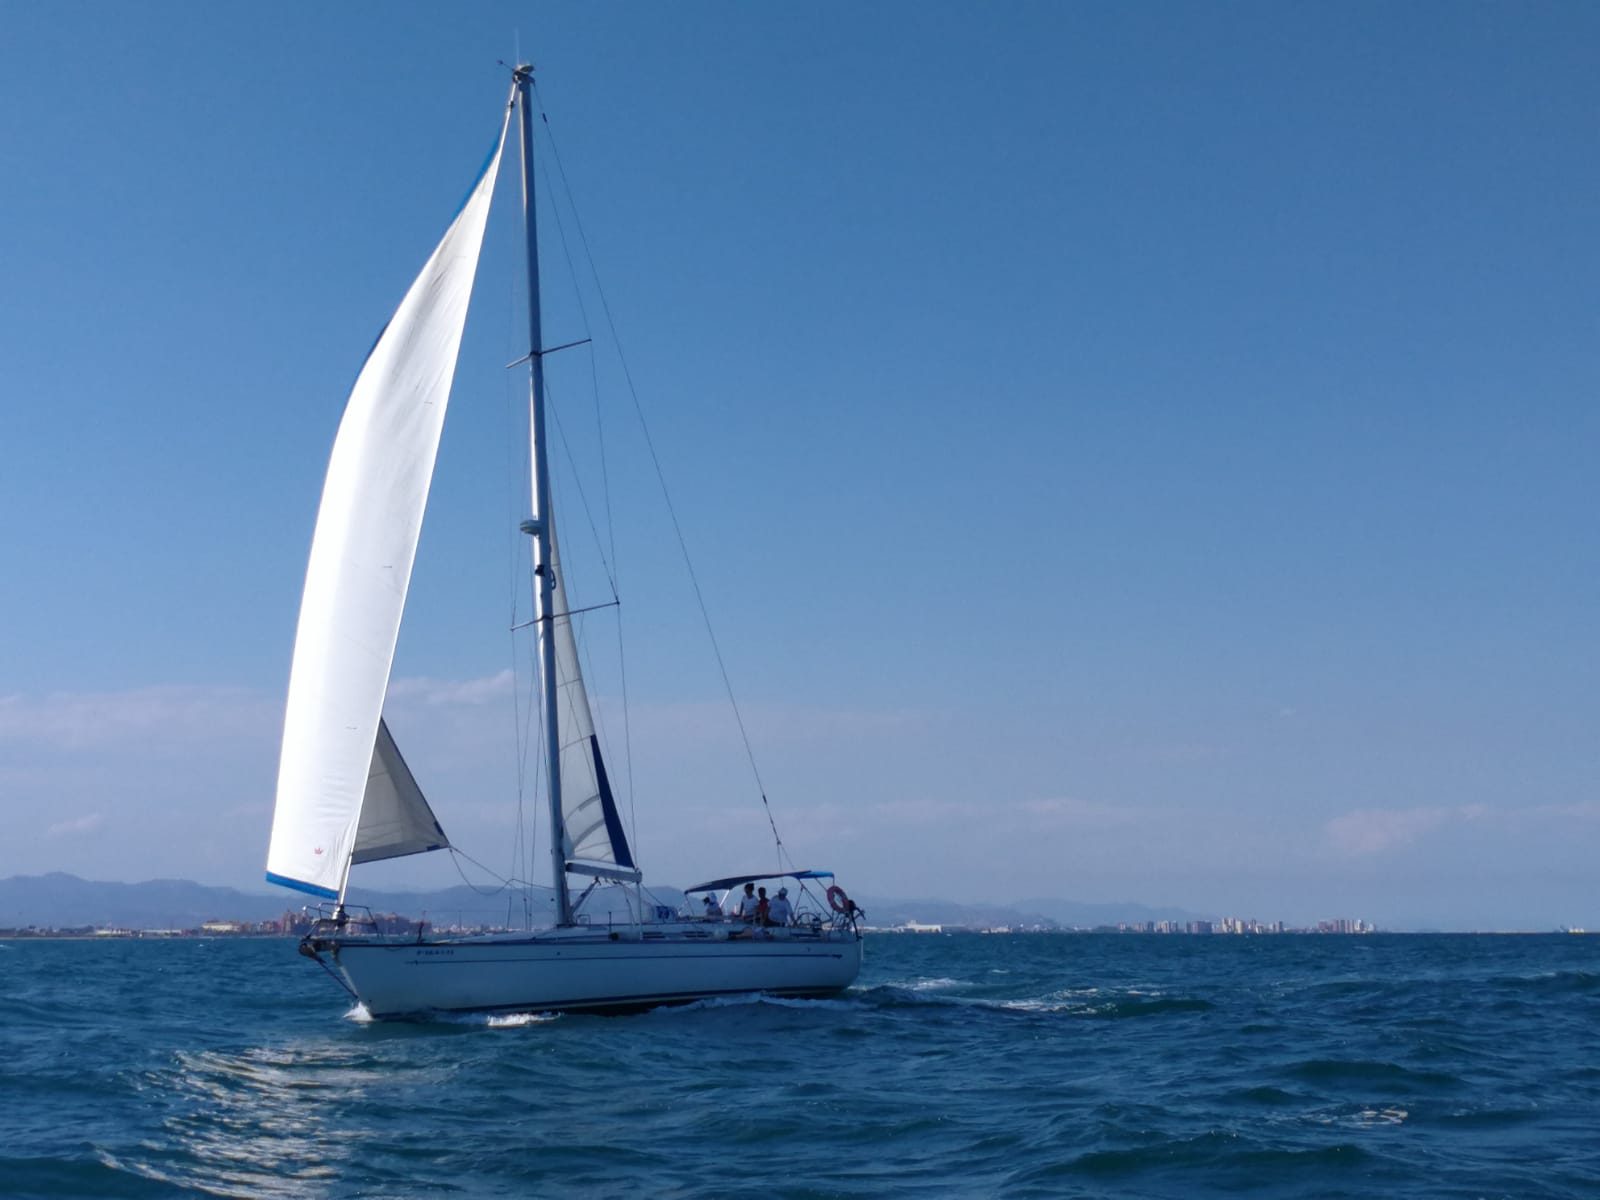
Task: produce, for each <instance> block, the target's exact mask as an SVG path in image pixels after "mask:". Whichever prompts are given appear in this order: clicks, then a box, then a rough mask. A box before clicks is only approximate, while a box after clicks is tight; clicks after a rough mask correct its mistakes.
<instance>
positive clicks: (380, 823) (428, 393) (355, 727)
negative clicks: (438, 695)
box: [267, 114, 509, 899]
mask: <svg viewBox="0 0 1600 1200" xmlns="http://www.w3.org/2000/svg"><path fill="white" fill-rule="evenodd" d="M508 120H509V114H508ZM505 130H506V127H505V126H504V125H502V127H501V131H500V140H499V142H498V143H496V146H495V149H494V152H493V154H492V155H491V156H490V158H489V161H488V162H487V163H486V164H485V166H484V170H483V173H482V175H481V176H480V177H479V179H478V182H477V184H476V186H475V187H474V188H473V190H472V193H471V195H469V196H468V197H467V201H466V203H465V204H464V205H463V206H462V208H461V211H460V212H459V213H458V214H457V215H456V218H455V220H454V222H452V224H451V226H450V228H449V229H448V230H447V231H446V233H445V235H444V238H443V240H442V241H440V243H439V245H438V247H437V248H436V249H435V250H434V252H433V255H432V256H431V257H430V258H429V259H428V262H427V264H426V265H425V266H424V267H423V268H422V273H421V274H420V275H418V276H417V278H416V280H415V282H413V283H412V285H411V289H410V290H409V291H408V292H407V293H406V296H405V299H404V300H402V301H401V302H400V307H399V308H398V309H397V310H396V311H395V314H394V316H393V317H392V318H391V319H390V321H389V324H388V325H387V326H386V327H385V329H384V331H383V333H382V334H381V335H380V336H379V338H378V342H377V344H376V345H375V346H373V348H372V352H371V353H370V354H369V355H368V356H367V361H366V364H365V366H363V367H362V369H361V374H360V376H359V377H358V378H357V379H356V382H355V386H354V388H352V389H351V392H350V399H349V402H348V403H347V404H346V406H345V412H344V418H343V420H342V421H341V422H340V424H339V433H338V436H337V438H336V439H335V441H334V446H333V455H332V457H331V459H330V460H329V462H328V475H327V480H326V482H325V483H324V484H323V489H322V506H321V508H320V509H319V510H318V513H317V529H316V534H315V535H314V537H313V539H312V543H311V561H310V564H309V565H308V567H307V568H306V584H305V592H304V595H303V596H302V598H301V602H300V625H299V629H298V631H297V633H296V635H295V646H294V665H293V667H292V668H291V670H290V675H289V701H288V707H287V710H286V712H285V714H284V722H283V750H282V754H281V757H280V759H279V764H278V796H277V805H276V808H275V809H274V812H273V820H272V842H271V845H270V847H269V849H268V851H267V879H268V880H269V881H271V882H273V883H278V884H282V885H284V886H285V887H291V888H297V889H299V890H300V891H303V892H309V893H311V894H312V895H315V896H322V897H325V898H328V899H334V898H338V897H340V896H341V895H342V893H343V890H344V885H345V880H346V877H347V876H348V873H349V869H350V864H351V862H352V861H356V862H372V861H376V860H378V859H383V858H395V857H398V856H400V855H403V854H416V853H419V852H421V851H423V850H432V849H437V848H439V847H441V846H444V845H448V842H447V840H446V838H445V836H444V831H443V830H442V829H440V828H439V824H438V822H437V821H436V820H435V819H434V817H433V813H432V812H431V811H430V810H429V808H428V803H427V801H426V800H425V799H424V798H423V795H422V791H421V789H420V788H419V787H418V786H417V784H416V780H415V779H413V778H412V776H411V772H410V771H409V770H408V769H407V768H406V765H405V761H404V760H403V759H402V758H401V757H400V752H399V749H398V748H397V747H396V746H395V744H394V741H393V739H392V738H391V737H389V734H388V730H387V727H386V726H385V725H384V724H383V721H382V712H383V700H384V694H385V693H386V691H387V690H388V686H389V671H390V668H391V666H392V665H393V662H394V648H395V641H396V639H397V638H398V637H399V633H400V617H401V613H402V612H403V610H404V608H405V601H406V591H407V589H408V588H409V586H410V583H411V567H412V563H413V561H414V560H415V558H416V552H417V539H418V537H419V536H420V535H421V532H422V514H423V510H424V509H425V508H426V506H427V500H428V488H429V485H430V483H431V482H432V479H433V464H434V459H435V457H436V456H437V453H438V449H439V434H440V430H441V429H442V427H443V424H444V414H445V407H446V405H447V404H448V403H449V399H450V383H451V379H452V378H453V377H454V375H455V369H456V356H457V354H458V352H459V350H460V348H461V335H462V328H463V326H464V325H465V323H466V317H467V304H468V301H469V300H470V299H471V296H472V284H473V280H474V278H475V277H476V274H477V269H478V257H479V254H480V252H481V250H482V248H483V231H484V224H485V222H486V220H487V218H488V213H489V202H490V199H491V197H492V196H493V193H494V184H495V177H496V176H497V174H498V173H499V170H500V156H501V151H502V150H503V149H504V146H505Z"/></svg>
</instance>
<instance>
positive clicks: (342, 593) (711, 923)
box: [267, 65, 862, 1018]
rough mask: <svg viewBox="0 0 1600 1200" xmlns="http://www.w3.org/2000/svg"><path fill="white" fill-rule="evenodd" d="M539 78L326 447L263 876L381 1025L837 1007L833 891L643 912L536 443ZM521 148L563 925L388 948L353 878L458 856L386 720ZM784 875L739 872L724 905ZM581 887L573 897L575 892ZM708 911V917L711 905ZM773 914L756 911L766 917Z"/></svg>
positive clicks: (844, 907)
mask: <svg viewBox="0 0 1600 1200" xmlns="http://www.w3.org/2000/svg"><path fill="white" fill-rule="evenodd" d="M533 111H534V106H533V72H532V68H531V67H529V66H525V65H524V66H519V67H517V68H515V69H514V71H513V79H512V87H511V95H510V98H509V100H508V102H507V104H506V108H505V113H504V117H503V119H502V122H501V128H500V137H499V141H498V142H497V143H496V147H495V150H494V152H493V153H492V154H491V155H490V157H489V160H488V162H487V163H486V164H485V166H484V168H483V171H482V174H481V175H480V176H479V178H478V179H477V181H476V183H475V184H474V186H473V188H472V190H471V192H470V193H469V195H468V197H467V199H466V201H465V203H464V204H463V205H462V207H461V209H460V210H459V212H458V213H457V214H456V216H455V218H454V220H453V221H452V223H451V224H450V227H449V228H448V230H447V231H446V232H445V235H444V237H443V239H442V240H441V241H440V242H439V244H438V246H437V248H436V249H435V250H434V251H433V254H432V255H431V256H430V257H429V259H428V261H427V263H426V264H425V265H424V267H423V269H422V272H421V274H420V275H418V276H417V278H416V280H415V281H414V282H413V284H412V285H411V288H410V290H409V291H408V292H407V293H406V295H405V298H404V299H403V300H402V301H401V303H400V307H399V308H398V309H397V310H396V312H395V313H394V316H393V317H392V318H391V319H390V321H389V323H388V325H387V326H386V327H385V328H384V331H383V333H382V334H381V335H380V336H379V338H378V341H377V343H376V344H375V345H374V346H373V348H372V350H371V351H370V353H369V354H368V357H367V360H366V363H365V365H364V366H363V368H362V370H361V373H360V375H359V376H358V377H357V379H356V382H355V385H354V387H353V388H352V390H351V393H350V397H349V400H348V402H347V404H346V408H345V412H344V416H343V419H342V421H341V423H340V426H339V432H338V436H337V437H336V439H335V443H334V448H333V452H332V456H331V459H330V461H329V464H328V472H327V477H326V481H325V483H324V486H323V494H322V503H321V507H320V509H319V512H318V515H317V526H316V533H315V535H314V538H313V541H312V549H311V556H310V562H309V565H308V567H307V571H306V581H305V590H304V594H303V597H302V601H301V609H300V620H299V627H298V631H297V634H296V638H295V647H294V659H293V666H292V668H291V672H290V681H289V693H288V701H287V706H286V712H285V718H284V731H283V746H282V751H281V757H280V762H279V772H278V787H277V800H276V805H275V808H274V814H273V823H272V835H271V841H270V845H269V848H268V854H267V879H268V881H269V882H272V883H274V884H278V885H281V886H283V887H287V888H291V889H294V890H297V891H299V892H302V893H308V894H310V895H311V896H314V897H316V898H317V899H318V900H319V901H320V902H322V907H321V908H320V910H319V917H318V919H317V921H316V923H315V924H314V925H313V926H312V928H311V931H310V932H309V933H308V934H307V935H306V937H305V938H304V939H303V940H302V942H301V945H300V949H301V952H302V953H303V954H305V955H307V956H308V957H310V958H312V959H315V960H316V961H317V962H318V963H320V964H321V965H322V966H323V967H324V968H325V969H327V970H328V971H329V973H330V974H332V975H333V976H334V977H335V978H336V979H337V980H338V981H339V982H340V983H342V984H343V985H344V987H345V988H346V989H347V990H348V991H349V992H350V994H351V995H352V996H353V997H355V998H356V1000H357V1001H358V1002H359V1003H360V1004H361V1005H363V1006H365V1008H366V1010H367V1011H368V1012H369V1013H370V1014H371V1015H372V1016H374V1017H379V1018H383V1017H404V1016H411V1015H416V1014H426V1013H430V1012H459V1011H491V1012H492V1011H502V1012H504V1011H529V1012H537V1011H548V1010H596V1011H618V1010H635V1009H640V1008H649V1007H654V1006H657V1005H662V1004H671V1003H682V1002H687V1001H693V1000H699V999H704V998H708V997H715V996H727V995H734V994H744V993H767V994H772V995H778V996H797V997H814V996H826V995H830V994H834V993H837V992H839V991H840V990H842V989H844V988H846V987H848V986H849V985H850V984H851V983H852V982H853V981H854V979H855V978H856V975H857V973H858V972H859V971H860V968H861V958H862V941H861V934H860V932H859V930H858V928H857V916H858V914H859V909H857V908H856V906H855V905H854V904H853V903H851V902H850V901H849V899H848V897H847V896H845V894H844V892H843V891H842V890H841V889H840V888H838V887H837V885H833V886H829V887H828V890H827V898H828V903H827V904H826V905H822V904H818V905H817V906H816V908H815V910H814V911H812V912H810V913H808V914H806V919H803V920H788V921H779V922H777V923H775V924H774V923H770V922H769V921H768V920H766V919H762V920H760V921H746V920H738V919H730V918H724V917H706V916H704V915H702V914H701V913H698V912H694V911H685V912H680V911H677V910H674V909H673V908H672V907H670V906H661V905H657V904H653V903H648V902H647V896H648V893H645V892H643V891H641V890H639V889H640V885H641V880H642V878H643V876H642V872H641V871H640V869H639V867H638V865H637V864H636V862H635V858H634V854H633V849H632V847H631V846H630V845H629V842H628V838H627V835H626V831H625V829H624V826H623V822H622V820H621V819H620V816H619V813H618V807H617V802H616V798H615V796H614V794H613V791H612V786H611V782H610V776H609V775H608V773H607V770H606V765H605V761H604V758H603V756H602V751H601V743H600V740H599V738H598V737H597V736H596V730H595V722H594V716H593V713H592V711H591V708H590V704H589V698H588V694H587V691H586V688H585V685H584V679H583V674H582V671H581V670H580V659H579V654H578V648H577V641H576V639H575V636H574V631H573V623H572V617H573V615H574V611H573V610H572V609H570V608H569V605H568V592H567V587H566V580H565V577H564V575H563V572H562V564H561V555H560V551H559V547H558V543H557V539H556V524H555V513H554V512H553V510H552V507H551V486H550V474H549V464H548V455H547V438H546V434H545V400H546V397H545V382H544V357H545V355H546V354H547V353H551V352H552V351H551V350H547V349H546V348H545V346H544V342H543V338H542V332H541V328H540V304H539V259H538V253H539V243H538V230H537V218H536V205H535V193H534V176H533V165H534V155H533ZM514 118H515V120H516V126H517V132H518V136H519V140H520V143H521V165H522V203H523V225H524V229H525V231H526V259H527V273H528V288H529V296H530V302H529V305H528V308H529V352H528V355H527V361H528V364H529V385H530V386H529V404H530V414H529V429H530V440H531V443H532V444H531V454H530V456H529V457H530V459H531V464H530V475H531V478H530V480H529V501H530V504H531V508H532V515H531V516H530V517H529V518H528V519H527V520H525V521H522V522H521V524H520V528H521V531H522V533H524V534H526V535H527V536H528V537H529V539H530V541H531V557H532V561H533V587H532V590H533V592H534V597H533V599H534V606H535V607H534V611H535V613H536V626H537V632H538V649H539V655H538V657H539V671H538V673H539V680H540V688H541V696H542V705H541V707H542V712H543V726H544V728H543V730H542V736H543V742H544V751H545V763H544V765H545V772H546V779H547V786H546V789H545V800H546V801H547V806H548V817H549V843H550V844H549V851H550V886H551V889H552V892H553V896H554V906H553V908H554V913H553V916H554V923H553V924H552V925H551V926H550V927H548V928H538V929H527V930H519V931H514V932H510V933H506V932H501V933H476V934H454V935H451V934H429V933H427V932H426V931H425V928H424V926H422V925H419V926H418V927H417V928H418V932H417V933H416V934H414V935H410V936H385V935H382V934H380V933H379V932H378V931H377V928H376V925H375V924H374V923H373V922H371V921H370V920H369V921H363V920H361V919H360V917H359V915H358V914H357V913H356V912H355V911H354V906H353V905H350V906H347V904H346V893H347V890H348V887H349V883H350V872H351V868H352V867H353V866H359V865H361V864H364V863H370V862H377V861H381V860H385V859H392V858H397V857H400V856H404V855H410V854H420V853H425V852H428V851H433V850H442V849H447V848H448V847H449V846H450V841H449V838H448V837H447V836H446V835H445V833H444V829H443V826H442V825H441V824H440V822H439V820H438V819H437V818H436V817H435V815H434V812H433V808H432V806H431V805H430V804H429V802H428V800H427V798H426V797H425V796H424V794H423V791H422V789H421V787H420V786H419V785H418V783H417V780H416V778H415V776H414V775H413V774H412V771H411V769H410V768H409V766H408V765H407V763H406V760H405V758H404V757H403V756H402V755H401V753H400V749H399V747H398V745H397V744H396V742H395V739H394V737H393V735H392V734H391V732H390V730H389V726H388V724H387V722H386V721H385V720H384V716H383V709H384V700H385V696H386V693H387V690H388V685H389V673H390V670H391V667H392V664H393V659H394V652H395V646H396V642H397V640H398V637H399V632H400V625H401V618H402V615H403V613H404V609H405V602H406V592H407V589H408V587H409V585H410V580H411V572H412V566H413V563H414V560H415V557H416V550H417V542H418V538H419V536H420V533H421V526H422V518H423V512H424V510H425V508H426V505H427V499H428V491H429V486H430V484H431V481H432V476H433V469H434V462H435V458H436V455H437V451H438V446H439V440H440V436H441V432H442V428H443V423H444V419H445V410H446V406H447V403H448V401H449V396H450V388H451V381H452V378H453V376H454V374H455V367H456V359H457V356H458V352H459V350H460V345H461V340H462V336H463V330H464V327H465V322H466V316H467V307H468V301H469V299H470V296H471V292H472V287H473V281H474V278H475V275H476V271H477V266H478V260H479V257H480V254H481V252H482V249H483V241H484V230H485V227H486V223H487V220H488V214H489V207H490V202H491V199H492V196H493V193H494V189H495V182H496V178H497V176H498V173H499V169H500V162H501V157H502V155H503V153H504V150H505V147H506V143H507V141H508V140H509V138H510V136H511V130H512V122H513V119H514ZM780 876H783V877H787V878H792V879H794V880H796V881H797V882H798V884H799V886H800V887H801V888H802V889H803V888H805V886H806V884H807V883H811V882H815V883H817V884H819V885H827V884H831V883H832V875H831V873H830V872H826V871H802V870H794V869H790V870H787V871H782V870H780V871H779V872H772V873H768V874H764V875H763V874H752V875H734V876H728V877H725V878H722V879H718V880H710V881H707V882H705V883H702V884H698V885H695V886H693V887H691V888H689V889H687V892H686V894H693V893H698V892H706V893H708V894H713V893H714V892H715V891H717V890H721V889H724V888H734V887H738V886H739V885H741V884H743V883H745V882H747V881H750V882H753V881H756V880H759V879H775V878H779V877H780ZM574 878H576V879H578V880H587V881H588V883H587V886H586V888H585V889H584V890H583V891H581V892H580V893H579V894H578V895H577V896H576V897H574V894H573V880H574ZM602 884H603V885H610V887H611V888H622V889H624V890H626V889H627V888H629V887H632V888H634V889H635V892H634V895H635V899H636V900H637V901H638V903H636V904H632V905H630V906H629V907H628V909H627V918H626V919H625V920H618V919H617V918H616V917H615V915H614V914H612V915H608V916H606V917H605V918H604V919H591V917H590V915H589V914H588V913H586V912H585V911H584V903H585V900H586V899H587V898H588V897H589V896H590V895H591V894H593V892H594V889H595V887H596V886H597V885H602ZM707 908H708V909H709V908H711V906H710V905H708V906H707ZM763 917H765V914H763Z"/></svg>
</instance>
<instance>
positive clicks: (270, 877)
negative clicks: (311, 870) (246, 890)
mask: <svg viewBox="0 0 1600 1200" xmlns="http://www.w3.org/2000/svg"><path fill="white" fill-rule="evenodd" d="M267 882H268V883H275V884H277V885H278V886H279V887H286V888H293V889H294V890H295V891H297V892H308V893H309V894H311V895H313V896H318V897H320V898H321V899H323V900H337V899H338V898H339V893H338V892H336V891H334V890H333V889H332V888H325V887H318V886H317V885H316V884H314V883H306V882H305V881H304V880H302V879H288V878H285V877H284V876H282V875H274V874H273V873H272V872H271V871H268V872H267Z"/></svg>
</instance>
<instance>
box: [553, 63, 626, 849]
mask: <svg viewBox="0 0 1600 1200" xmlns="http://www.w3.org/2000/svg"><path fill="white" fill-rule="evenodd" d="M534 96H535V98H537V99H538V101H539V109H540V112H539V117H540V120H541V121H542V123H543V124H544V128H545V135H546V137H547V138H548V139H549V142H550V151H551V156H552V157H553V158H554V159H555V161H556V166H557V168H558V169H559V173H560V175H561V182H562V186H563V188H564V190H565V191H566V194H567V204H568V206H569V207H570V208H571V209H572V220H573V224H574V225H575V226H576V227H577V229H578V232H579V235H580V236H581V235H582V233H583V223H582V221H581V220H580V219H579V217H578V206H577V204H576V203H575V202H574V200H573V197H572V189H571V187H569V186H567V179H566V171H565V170H564V169H560V168H561V158H560V155H559V154H558V153H556V146H555V134H554V133H553V132H551V129H550V118H549V117H548V116H547V115H546V114H545V112H544V98H543V97H542V96H539V94H538V88H537V87H535V88H534ZM555 201H556V197H555V195H554V193H552V194H551V197H550V213H551V215H552V216H553V217H554V219H555V223H556V233H557V235H558V238H557V240H558V241H560V243H561V255H562V257H563V258H564V259H565V261H566V264H567V277H568V278H569V279H570V280H571V281H572V296H573V299H574V300H575V301H576V303H577V305H578V316H579V319H580V320H581V321H582V323H583V333H584V341H585V343H586V344H587V345H588V347H589V388H590V395H591V396H592V397H593V399H594V428H595V442H596V444H597V446H598V447H599V451H600V495H601V498H602V499H603V500H604V501H605V517H606V550H608V551H609V553H610V559H609V561H608V562H607V563H606V575H607V578H608V579H609V580H610V582H611V594H612V595H613V596H615V595H617V593H618V591H619V588H620V584H619V582H618V581H619V579H620V577H621V574H622V571H621V567H620V564H618V563H617V523H616V517H615V513H614V512H613V509H612V506H611V465H610V459H609V458H608V457H607V455H606V427H605V420H604V417H603V414H602V409H601V407H600V367H599V363H598V361H597V360H596V358H595V350H594V327H593V325H592V324H591V323H590V321H589V306H588V305H587V304H586V303H585V302H584V299H583V286H582V284H580V283H579V282H578V266H577V263H576V262H574V261H573V257H572V243H571V242H570V241H568V239H567V227H566V223H565V222H564V221H563V220H562V219H561V206H560V205H559V204H557V203H556V202H555ZM585 250H587V243H585ZM591 272H592V262H591ZM598 282H599V279H598V276H596V283H597V284H598ZM604 299H605V298H604V296H602V297H601V301H602V303H603V302H604ZM615 335H616V330H615V328H613V330H612V336H613V338H614V337H615ZM556 424H557V428H558V429H559V428H560V418H559V417H557V418H556ZM561 437H562V441H563V442H565V441H566V433H565V432H564V431H562V433H561ZM567 457H568V458H569V459H570V458H571V457H572V451H571V448H570V447H568V449H567ZM573 473H574V476H576V474H577V472H576V470H574V472H573ZM585 506H587V501H585ZM589 524H590V526H591V528H592V527H593V525H594V520H593V518H592V517H591V518H590V521H589ZM599 540H600V538H599V535H598V534H596V535H595V541H596V542H598V541H599ZM601 558H602V561H604V560H605V552H604V551H602V554H601ZM625 645H626V643H625V642H624V640H623V637H622V614H621V612H618V613H617V671H618V676H619V679H620V681H621V687H622V746H623V758H624V760H625V763H626V767H627V779H628V833H629V836H630V837H631V838H632V839H633V844H634V845H635V846H637V845H638V844H639V811H638V805H637V800H636V797H635V793H634V776H633V716H632V712H631V711H630V709H629V708H628V668H627V658H626V651H625Z"/></svg>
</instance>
